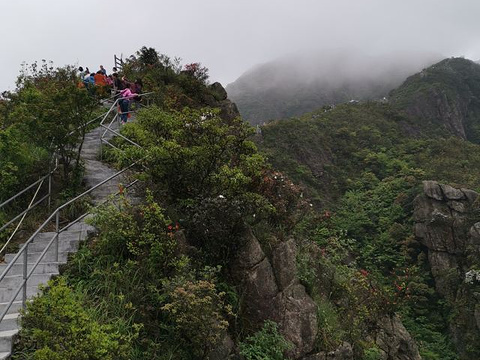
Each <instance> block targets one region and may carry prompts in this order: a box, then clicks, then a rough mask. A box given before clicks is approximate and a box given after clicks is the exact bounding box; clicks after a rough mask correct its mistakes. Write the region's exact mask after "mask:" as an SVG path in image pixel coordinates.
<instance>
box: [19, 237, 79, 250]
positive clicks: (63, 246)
mask: <svg viewBox="0 0 480 360" xmlns="http://www.w3.org/2000/svg"><path fill="white" fill-rule="evenodd" d="M79 244H80V241H79V240H69V241H66V240H65V241H59V242H58V250H59V251H60V252H75V251H77V250H78V246H79ZM47 245H48V241H42V242H35V241H34V242H32V243H31V244H30V245H28V251H29V252H42V251H43V250H45V247H46V246H47ZM54 246H55V242H54V243H53V244H52V245H51V246H50V249H48V250H49V251H50V250H51V249H53V248H54Z"/></svg>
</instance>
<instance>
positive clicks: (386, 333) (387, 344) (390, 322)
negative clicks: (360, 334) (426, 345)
mask: <svg viewBox="0 0 480 360" xmlns="http://www.w3.org/2000/svg"><path fill="white" fill-rule="evenodd" d="M377 326H378V328H379V330H378V332H377V335H376V339H375V343H376V344H377V346H378V348H379V349H380V352H381V360H421V359H422V358H421V357H420V353H419V352H418V348H417V344H416V343H415V341H414V340H413V339H412V337H411V336H410V334H409V333H408V331H407V329H405V327H404V326H403V324H402V322H401V320H400V319H399V318H398V317H397V316H386V317H384V318H383V319H381V320H380V321H379V322H378V323H377Z"/></svg>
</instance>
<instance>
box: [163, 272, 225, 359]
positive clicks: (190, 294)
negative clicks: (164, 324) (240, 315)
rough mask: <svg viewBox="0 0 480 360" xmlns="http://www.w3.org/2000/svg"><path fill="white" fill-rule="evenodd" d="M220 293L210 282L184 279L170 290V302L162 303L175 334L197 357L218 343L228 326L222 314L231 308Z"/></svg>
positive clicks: (202, 355) (206, 353) (202, 357)
mask: <svg viewBox="0 0 480 360" xmlns="http://www.w3.org/2000/svg"><path fill="white" fill-rule="evenodd" d="M224 297H225V293H222V292H220V293H219V292H217V290H216V288H215V284H214V283H212V282H209V281H206V280H199V281H194V282H192V281H187V282H186V283H185V284H183V285H181V286H179V287H176V288H175V289H174V290H173V292H171V293H170V302H169V303H167V304H165V305H164V306H163V307H162V310H164V311H165V312H167V313H168V314H169V317H170V319H171V320H172V321H173V322H174V324H175V330H176V332H177V337H178V338H179V339H181V340H182V342H183V344H184V345H185V346H186V347H187V348H191V352H192V353H193V354H196V355H197V356H199V358H201V359H205V358H206V357H207V355H208V354H209V353H210V351H212V350H213V349H214V348H215V346H216V345H217V344H219V342H220V341H221V340H222V337H223V336H224V335H225V333H226V330H227V329H228V321H227V320H226V318H225V316H229V315H232V312H231V308H230V306H228V305H225V303H224Z"/></svg>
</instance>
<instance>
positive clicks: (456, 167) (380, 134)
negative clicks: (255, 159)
mask: <svg viewBox="0 0 480 360" xmlns="http://www.w3.org/2000/svg"><path fill="white" fill-rule="evenodd" d="M416 121H418V119H415V118H414V119H411V118H408V117H407V116H406V115H401V114H399V113H397V111H396V110H395V109H394V108H392V107H391V106H390V105H387V104H379V103H365V104H354V105H341V106H338V107H336V108H334V109H332V108H324V109H322V110H321V111H318V112H315V113H312V114H308V115H305V116H303V117H301V118H299V119H290V120H286V121H280V122H275V123H271V124H269V125H267V126H264V127H263V128H262V136H261V137H259V140H258V143H259V144H260V147H261V149H262V150H263V151H265V153H266V154H268V159H269V161H271V162H272V163H273V165H274V166H275V167H276V168H278V169H280V170H282V171H284V172H285V173H287V174H288V175H289V176H290V177H291V178H292V179H294V180H295V182H297V183H299V184H302V185H303V188H304V189H305V192H306V194H307V196H311V198H312V200H313V201H314V203H315V204H316V205H317V206H318V208H320V209H322V211H324V214H328V216H327V217H325V215H324V216H323V217H321V218H320V219H319V220H317V221H316V222H315V221H308V222H307V223H308V224H309V225H310V226H312V224H316V225H315V226H312V227H311V228H310V229H308V226H306V228H299V229H301V230H302V232H301V234H302V235H303V236H304V237H305V236H309V237H310V238H311V239H313V240H314V241H315V243H316V244H317V245H318V246H320V247H321V249H323V250H321V251H323V252H324V253H325V254H327V256H326V259H325V260H324V261H325V262H328V263H329V264H330V267H332V264H331V262H332V259H333V260H334V261H333V269H334V270H331V271H333V272H339V271H341V269H342V267H344V266H345V265H344V262H345V259H348V258H349V257H350V256H353V257H354V259H355V262H356V264H357V265H358V266H359V267H360V268H362V269H365V274H367V273H368V275H366V276H367V277H368V278H369V279H375V283H377V284H382V286H383V288H384V291H385V292H386V294H388V296H390V298H389V299H388V300H387V301H388V302H390V304H392V303H394V304H395V306H394V307H395V309H396V311H397V312H400V313H401V314H402V315H403V321H404V323H405V325H406V326H407V327H408V329H409V330H410V331H411V333H412V334H413V335H414V336H415V338H416V339H417V341H418V343H419V345H420V349H421V354H422V356H423V358H424V359H456V358H457V355H455V351H454V350H453V347H452V345H451V344H450V343H449V340H448V335H447V333H448V331H447V329H448V322H449V320H450V317H451V316H452V315H453V314H454V313H455V311H456V309H452V308H450V306H451V305H452V304H448V303H445V302H444V300H442V299H441V298H439V296H438V295H437V294H436V293H435V290H434V283H433V280H432V276H431V274H430V270H429V267H428V262H427V260H426V254H425V253H424V249H422V247H421V246H420V244H419V243H417V242H416V240H415V239H414V236H413V222H412V211H413V206H412V202H413V199H414V197H415V196H416V195H417V194H418V188H419V186H420V184H421V181H422V180H426V179H435V180H438V181H439V182H443V183H449V184H454V185H459V186H464V187H467V188H472V189H475V190H477V191H478V190H479V189H480V180H479V178H478V175H477V174H478V173H479V171H480V157H479V154H480V153H479V151H478V150H479V149H478V145H475V144H472V143H470V142H467V141H464V140H462V139H459V138H458V137H455V136H452V135H449V134H448V131H444V130H441V131H438V132H431V131H430V129H431V124H429V123H425V124H418V123H417V122H416ZM412 129H413V130H412ZM412 131H413V132H414V133H415V136H412ZM442 135H443V136H442ZM305 230H307V231H309V232H310V233H308V232H307V233H305ZM305 234H306V235H305ZM338 249H340V254H341V255H340V257H338V256H337V255H336V253H337V252H338V251H339V250H338ZM305 252H306V253H307V254H308V253H309V252H310V250H308V247H307V250H306V251H305ZM328 254H331V255H328ZM307 258H308V257H307ZM335 259H336V262H335ZM349 261H351V260H349ZM306 262H307V264H308V266H304V267H303V268H302V269H303V271H305V280H306V281H307V283H309V284H314V283H315V281H322V280H321V273H322V271H323V272H324V273H325V265H323V266H324V267H323V268H322V267H320V269H321V271H320V269H319V271H318V272H317V273H316V274H315V273H314V274H312V268H313V266H312V265H313V264H311V263H308V260H307V261H306ZM317 266H318V265H317ZM327 268H328V267H327ZM319 279H320V280H319ZM369 281H371V280H369ZM311 287H312V286H311ZM317 288H318V287H317ZM357 293H358V291H357ZM323 296H324V295H323ZM331 296H333V298H331V300H333V303H336V302H339V301H341V300H340V299H341V298H342V297H344V295H341V297H338V298H337V296H336V295H335V293H334V294H333V295H331ZM458 306H461V304H459V305H458ZM327 309H329V311H327V312H326V314H329V315H326V318H325V321H326V322H327V323H328V326H327V330H326V331H327V335H326V339H327V340H326V341H332V339H340V338H344V337H342V334H343V333H344V332H345V331H347V330H348V329H350V328H351V327H350V325H347V326H342V325H343V324H345V322H343V323H340V321H339V320H338V318H342V319H345V314H344V311H345V309H344V308H343V306H341V307H337V308H335V309H334V310H332V309H331V307H327ZM347 324H348V323H347ZM328 329H330V330H328ZM336 346H338V341H337V342H336ZM474 348H475V347H474ZM472 351H473V353H474V352H475V351H478V350H475V349H472Z"/></svg>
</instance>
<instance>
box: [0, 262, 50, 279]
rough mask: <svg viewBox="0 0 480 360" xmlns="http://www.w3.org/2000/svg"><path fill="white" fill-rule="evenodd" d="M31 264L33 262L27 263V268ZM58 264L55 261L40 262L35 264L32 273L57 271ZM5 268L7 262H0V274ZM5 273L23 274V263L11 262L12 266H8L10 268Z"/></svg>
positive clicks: (30, 266) (29, 267) (9, 274)
mask: <svg viewBox="0 0 480 360" xmlns="http://www.w3.org/2000/svg"><path fill="white" fill-rule="evenodd" d="M33 265H35V263H27V270H28V271H30V270H31V269H32V266H33ZM58 265H59V263H55V262H50V263H46V264H42V263H40V264H38V265H37V267H36V268H35V270H34V271H33V273H34V274H45V273H51V274H52V273H57V272H58ZM6 268H7V264H0V275H1V274H3V272H4V271H5V269H6ZM6 275H7V276H13V275H23V263H22V264H20V263H19V264H13V266H12V267H11V268H10V270H9V271H8V273H7V274H6Z"/></svg>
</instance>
